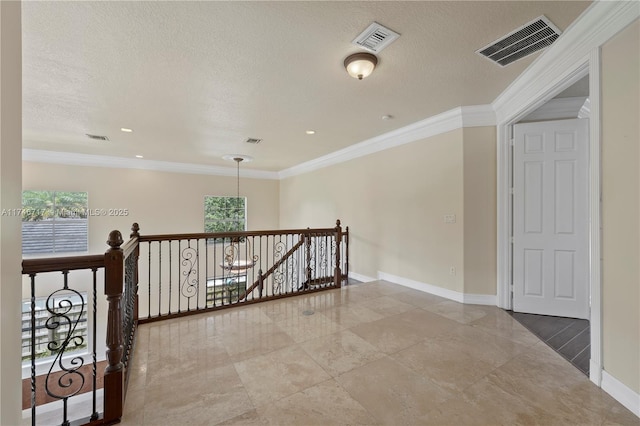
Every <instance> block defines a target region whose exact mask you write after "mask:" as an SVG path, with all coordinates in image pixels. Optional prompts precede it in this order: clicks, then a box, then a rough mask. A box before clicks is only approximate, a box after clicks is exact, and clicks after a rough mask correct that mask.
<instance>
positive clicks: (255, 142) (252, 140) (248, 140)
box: [245, 138, 262, 145]
mask: <svg viewBox="0 0 640 426" xmlns="http://www.w3.org/2000/svg"><path fill="white" fill-rule="evenodd" d="M245 142H246V143H252V144H254V145H256V144H259V143H260V142H262V139H258V138H247V140H246V141H245Z"/></svg>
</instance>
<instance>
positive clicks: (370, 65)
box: [344, 52, 378, 80]
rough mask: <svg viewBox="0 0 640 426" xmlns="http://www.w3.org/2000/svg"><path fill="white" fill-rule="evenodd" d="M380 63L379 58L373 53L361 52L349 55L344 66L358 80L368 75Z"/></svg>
mask: <svg viewBox="0 0 640 426" xmlns="http://www.w3.org/2000/svg"><path fill="white" fill-rule="evenodd" d="M377 64H378V58H376V56H375V55H372V54H371V53H366V52H360V53H354V54H353V55H349V56H347V58H346V59H345V60H344V67H345V68H346V69H347V72H348V73H349V75H350V76H351V77H353V78H357V79H358V80H362V79H363V78H365V77H368V76H369V75H370V74H371V73H372V72H373V69H374V68H375V67H376V65H377Z"/></svg>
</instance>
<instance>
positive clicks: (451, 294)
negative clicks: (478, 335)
mask: <svg viewBox="0 0 640 426" xmlns="http://www.w3.org/2000/svg"><path fill="white" fill-rule="evenodd" d="M378 279H379V280H385V281H389V282H392V283H394V284H399V285H402V286H405V287H409V288H412V289H414V290H419V291H424V292H425V293H429V294H433V295H436V296H440V297H444V298H445V299H449V300H453V301H456V302H459V303H466V304H469V305H491V306H496V303H497V297H496V295H491V294H465V293H460V292H459V291H454V290H449V289H446V288H442V287H438V286H436V285H432V284H427V283H422V282H420V281H414V280H410V279H409V278H404V277H399V276H397V275H393V274H388V273H386V272H381V271H378Z"/></svg>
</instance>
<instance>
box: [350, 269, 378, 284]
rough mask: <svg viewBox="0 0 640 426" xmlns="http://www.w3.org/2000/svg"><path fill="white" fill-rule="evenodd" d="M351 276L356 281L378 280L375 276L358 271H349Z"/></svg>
mask: <svg viewBox="0 0 640 426" xmlns="http://www.w3.org/2000/svg"><path fill="white" fill-rule="evenodd" d="M349 278H353V279H354V280H356V281H360V282H362V283H368V282H371V281H376V279H375V278H371V277H368V276H366V275H362V274H358V273H357V272H351V271H349Z"/></svg>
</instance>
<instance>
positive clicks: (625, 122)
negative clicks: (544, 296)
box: [601, 20, 640, 393]
mask: <svg viewBox="0 0 640 426" xmlns="http://www.w3.org/2000/svg"><path fill="white" fill-rule="evenodd" d="M639 58H640V22H639V21H637V20H636V21H635V23H634V24H633V25H631V26H630V27H629V28H627V29H626V30H624V31H623V32H622V33H620V34H618V35H617V36H616V37H614V38H613V39H611V40H610V41H609V42H607V43H606V44H605V45H604V46H603V47H602V87H601V91H602V258H603V265H602V274H603V277H602V279H603V286H602V311H603V312H602V313H603V318H602V325H603V364H604V365H603V366H604V369H605V370H606V371H607V372H608V373H609V374H611V375H613V376H614V377H615V378H616V379H618V380H619V381H621V382H622V383H624V384H625V385H626V386H628V387H629V388H630V389H632V390H633V391H634V392H636V393H640V290H639V289H640V269H639V267H638V265H639V260H640V222H639V218H640V209H639V207H640V205H639V202H640V196H639V195H640V194H639V191H640V174H639V173H638V170H639V168H640V156H639V155H640V149H639V143H640V142H639V141H640V125H639V124H638V123H639V120H638V117H640V105H639V104H640V86H639V82H640V66H639V61H640V59H639Z"/></svg>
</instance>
